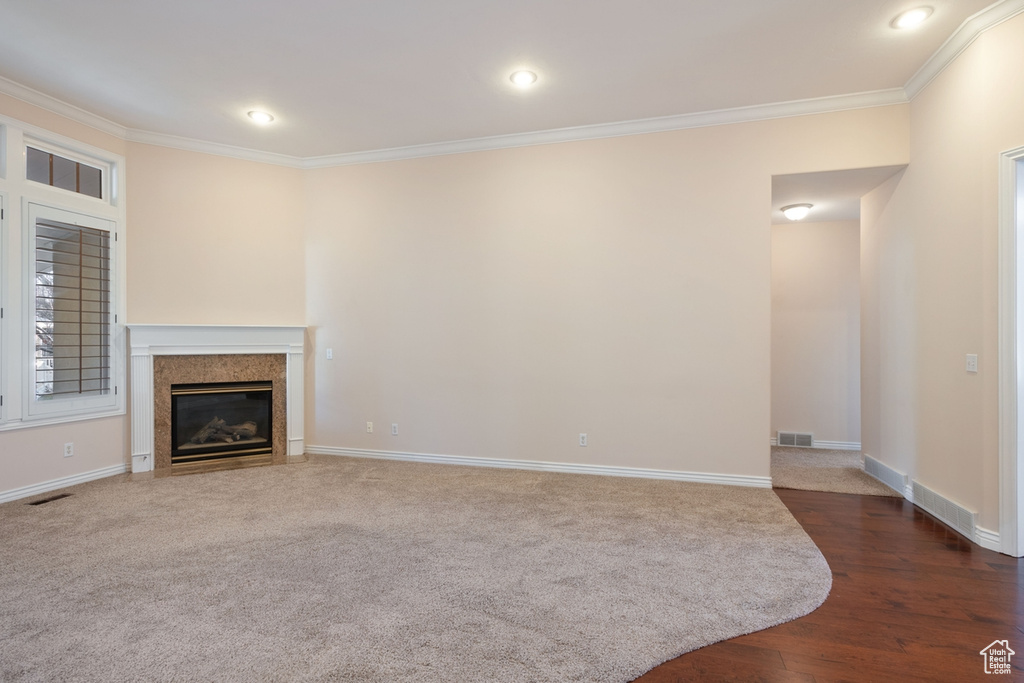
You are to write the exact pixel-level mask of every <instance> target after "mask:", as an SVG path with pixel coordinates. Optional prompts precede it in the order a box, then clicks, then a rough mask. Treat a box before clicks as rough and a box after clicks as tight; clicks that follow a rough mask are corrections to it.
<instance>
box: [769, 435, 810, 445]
mask: <svg viewBox="0 0 1024 683" xmlns="http://www.w3.org/2000/svg"><path fill="white" fill-rule="evenodd" d="M776 443H778V444H779V445H780V446H799V447H800V448H813V447H814V435H813V434H804V433H802V432H779V438H778V440H777V441H776Z"/></svg>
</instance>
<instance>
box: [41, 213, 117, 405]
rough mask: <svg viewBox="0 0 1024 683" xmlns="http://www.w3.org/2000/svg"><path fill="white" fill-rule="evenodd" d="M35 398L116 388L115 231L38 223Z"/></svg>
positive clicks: (96, 393) (92, 393)
mask: <svg viewBox="0 0 1024 683" xmlns="http://www.w3.org/2000/svg"><path fill="white" fill-rule="evenodd" d="M35 236H36V237H35V248H36V259H35V264H36V265H35V398H36V400H37V401H48V400H53V399H57V398H60V397H70V396H76V397H84V396H98V395H104V394H108V393H109V392H110V390H111V373H110V358H111V346H110V344H111V336H110V333H111V329H110V323H111V320H110V314H111V308H110V307H111V302H110V263H111V262H110V256H111V254H110V233H109V232H108V231H106V230H100V229H96V228H92V227H82V226H78V225H71V224H69V223H62V222H59V221H55V220H50V219H45V218H37V219H36V223H35Z"/></svg>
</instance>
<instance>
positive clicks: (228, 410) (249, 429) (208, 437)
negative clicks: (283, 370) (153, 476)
mask: <svg viewBox="0 0 1024 683" xmlns="http://www.w3.org/2000/svg"><path fill="white" fill-rule="evenodd" d="M272 395H273V384H272V383H271V382H225V383H220V384H174V385H172V386H171V439H172V443H171V464H172V465H175V464H184V463H192V462H197V461H203V460H216V459H221V458H239V457H248V456H256V455H265V454H269V453H271V452H272V451H273V440H272V438H271V437H272V434H271V426H272V424H273V421H272V409H273V400H272Z"/></svg>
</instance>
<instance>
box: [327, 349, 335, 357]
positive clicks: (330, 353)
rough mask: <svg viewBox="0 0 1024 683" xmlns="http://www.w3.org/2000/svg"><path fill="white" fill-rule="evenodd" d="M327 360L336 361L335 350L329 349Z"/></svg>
mask: <svg viewBox="0 0 1024 683" xmlns="http://www.w3.org/2000/svg"><path fill="white" fill-rule="evenodd" d="M327 360H334V349H327Z"/></svg>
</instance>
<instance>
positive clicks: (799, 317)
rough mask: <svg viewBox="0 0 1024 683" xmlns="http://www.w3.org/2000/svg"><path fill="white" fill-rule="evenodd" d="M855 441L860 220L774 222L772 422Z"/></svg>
mask: <svg viewBox="0 0 1024 683" xmlns="http://www.w3.org/2000/svg"><path fill="white" fill-rule="evenodd" d="M780 430H782V431H797V432H811V433H813V434H814V439H815V442H820V441H826V442H834V443H835V442H838V443H840V444H844V445H848V446H852V445H854V444H858V443H860V223H859V222H858V221H840V222H833V223H826V222H818V223H803V222H801V223H789V224H782V225H773V226H772V426H771V435H772V436H775V434H776V432H778V431H780Z"/></svg>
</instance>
